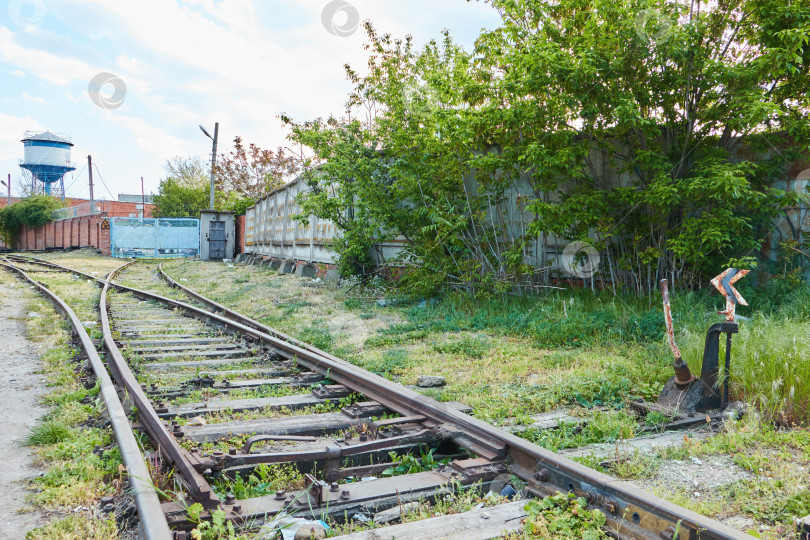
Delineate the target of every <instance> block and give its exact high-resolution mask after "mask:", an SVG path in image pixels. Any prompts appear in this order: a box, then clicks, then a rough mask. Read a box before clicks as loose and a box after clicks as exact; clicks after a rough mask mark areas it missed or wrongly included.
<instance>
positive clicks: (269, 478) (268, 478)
mask: <svg viewBox="0 0 810 540" xmlns="http://www.w3.org/2000/svg"><path fill="white" fill-rule="evenodd" d="M211 487H212V488H213V489H214V493H216V494H217V496H218V497H219V498H221V499H225V497H226V496H227V494H228V493H233V494H234V495H235V496H236V498H237V499H249V498H252V497H261V496H264V495H270V494H272V493H275V492H276V490H285V491H292V490H295V489H301V488H303V487H305V485H304V475H303V474H301V473H300V472H299V471H298V469H297V468H296V467H295V466H294V465H292V464H291V463H280V464H277V465H267V464H264V463H263V464H260V465H258V466H257V467H256V468H255V469H254V471H253V472H252V473H250V474H248V475H247V476H246V477H243V476H242V475H240V474H239V473H236V474H234V476H233V478H231V477H227V476H224V475H223V476H220V477H219V478H218V479H217V480H216V481H214V482H213V483H212V484H211Z"/></svg>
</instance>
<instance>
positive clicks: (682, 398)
mask: <svg viewBox="0 0 810 540" xmlns="http://www.w3.org/2000/svg"><path fill="white" fill-rule="evenodd" d="M746 274H748V270H737V269H736V268H729V269H728V270H726V271H724V272H723V273H721V274H720V275H719V276H717V277H715V278H714V279H712V281H711V282H712V285H714V286H715V288H717V290H718V291H720V292H721V293H722V294H723V296H725V298H726V309H725V310H724V311H719V312H718V313H719V314H721V315H725V316H726V321H724V322H720V323H717V324H713V325H712V326H711V327H710V328H709V330H708V332H707V333H706V342H705V346H704V350H703V365H702V367H701V371H700V377H699V378H698V377H696V376H694V375H693V374H692V372H691V370H690V369H689V365H688V364H687V363H686V362H685V361H684V360H683V358H682V357H681V351H680V349H678V346H677V345H676V343H675V332H674V328H673V326H674V325H673V319H672V308H671V306H670V302H669V290H668V287H667V280H666V279H662V280H661V294H662V297H663V305H664V320H665V321H666V332H667V343H668V345H669V348H670V350H671V351H672V354H673V356H674V357H675V361H674V362H673V363H672V368H673V370H674V372H675V374H674V375H673V376H672V377H670V379H669V380H668V381H667V382H666V384H665V385H664V388H663V390H662V391H661V394H660V395H659V396H658V402H657V403H654V404H652V403H644V402H636V403H634V404H633V406H634V407H635V408H636V409H639V410H643V411H646V412H650V411H657V412H665V413H670V414H673V415H674V416H676V420H677V419H678V418H681V417H684V416H688V417H694V416H695V413H705V412H708V411H717V410H720V409H723V408H725V407H726V406H727V405H728V389H729V369H730V367H731V336H732V335H733V334H737V333H739V325H738V324H737V322H736V306H737V304H742V305H744V306H747V305H748V303H747V302H746V301H745V299H744V298H743V297H742V295H740V293H739V292H738V291H737V289H735V288H734V283H735V282H736V281H738V280H739V279H740V278H742V277H744V276H745V275H746ZM721 334H726V358H725V369H724V371H723V373H724V375H725V377H724V380H723V384H722V391H721V389H720V386H719V384H718V381H719V379H720V358H719V356H720V336H721Z"/></svg>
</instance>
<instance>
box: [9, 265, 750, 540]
mask: <svg viewBox="0 0 810 540" xmlns="http://www.w3.org/2000/svg"><path fill="white" fill-rule="evenodd" d="M5 265H6V266H7V268H10V269H16V271H18V272H21V275H23V276H24V277H25V278H27V279H29V280H31V281H32V283H34V284H36V285H37V286H38V287H39V288H40V290H42V292H43V293H44V294H46V295H48V296H49V297H50V298H51V299H52V300H53V301H54V302H56V303H57V305H58V304H59V302H60V300H59V299H58V298H57V297H55V295H53V293H51V292H50V291H48V290H47V288H46V287H44V286H42V285H41V284H38V283H36V281H35V280H34V279H33V278H31V277H29V276H27V275H26V274H25V273H23V272H22V270H21V269H20V268H19V267H18V266H16V265H22V266H25V267H28V268H31V267H32V265H36V266H37V267H38V268H39V269H43V270H46V271H66V272H72V273H74V274H80V275H82V276H83V277H85V278H87V279H91V280H94V281H95V282H96V283H97V284H98V285H99V286H100V287H101V288H102V292H101V297H100V305H99V319H100V321H101V330H102V334H103V348H104V352H105V361H106V368H107V369H108V370H109V372H110V374H111V375H112V379H114V380H115V383H116V385H117V387H118V388H119V389H120V390H123V391H124V393H125V395H126V396H127V398H128V401H129V402H131V404H132V405H133V406H134V407H135V408H136V410H137V413H138V422H139V425H138V428H139V429H141V430H142V431H144V432H146V433H147V434H148V435H149V438H150V439H151V441H152V444H153V445H154V446H155V447H156V448H158V449H159V451H160V455H161V456H162V458H163V460H164V462H165V465H166V467H171V468H173V469H174V470H176V471H177V476H178V478H179V479H180V480H181V481H182V485H183V487H184V491H183V493H182V494H178V495H177V499H178V500H175V501H168V502H163V503H162V504H161V505H160V506H159V510H157V509H156V508H157V507H156V505H155V499H156V497H157V495H156V494H155V490H154V489H152V488H151V486H148V485H146V486H143V485H142V486H140V487H141V489H142V493H143V494H144V495H143V496H142V497H141V498H142V499H143V501H139V503H138V510H139V513H140V516H141V523H142V524H144V523H146V524H148V525H152V524H153V523H158V525H156V526H155V528H154V529H151V528H149V527H143V529H144V531H143V532H144V534H143V537H145V538H149V539H153V538H154V539H157V538H167V537H168V536H167V534H168V530H169V529H171V530H172V534H173V535H174V537H175V538H187V537H188V536H187V534H188V531H189V530H191V529H192V528H193V527H194V526H195V520H196V519H197V514H199V519H209V518H211V517H212V514H214V513H216V512H219V515H220V516H222V517H224V518H225V519H226V520H227V521H228V522H231V523H233V524H234V525H235V526H236V527H247V528H254V529H255V528H256V527H257V526H258V524H260V523H262V522H264V521H272V520H273V518H274V517H276V516H279V515H293V516H297V517H303V518H307V519H322V518H326V517H329V518H330V519H332V520H334V521H335V522H341V521H343V520H346V519H352V518H354V517H355V516H358V517H359V519H369V518H371V517H374V516H381V515H386V514H387V513H389V512H390V511H391V510H392V509H393V512H394V514H396V516H395V517H399V516H398V510H397V509H398V508H402V507H403V505H406V504H408V503H412V502H415V501H432V500H436V499H441V498H445V497H447V496H448V494H451V493H453V492H456V491H459V490H463V489H465V488H468V487H473V486H477V489H481V490H482V492H483V493H486V492H487V491H489V490H492V491H494V492H495V493H504V494H511V493H512V492H511V491H510V490H509V489H508V487H507V486H514V487H516V488H518V489H516V490H515V491H518V490H519V491H520V492H521V493H522V494H523V496H525V497H528V498H532V497H546V496H549V495H553V494H555V493H557V492H562V493H568V492H570V493H574V494H575V495H577V496H578V497H582V498H584V499H585V501H587V506H588V507H589V508H591V509H598V510H600V511H601V512H602V513H603V514H604V515H605V516H606V525H605V530H606V531H607V532H608V534H609V535H610V536H612V537H615V538H622V539H638V540H642V539H644V540H652V539H661V538H664V539H672V538H679V539H695V538H718V539H719V538H747V535H744V534H743V533H741V532H739V531H737V530H735V529H733V528H731V527H728V526H726V525H724V524H722V523H720V522H718V521H715V520H712V519H710V518H707V517H705V516H701V515H699V514H696V513H694V512H692V511H689V510H687V509H684V508H681V507H679V506H676V505H674V504H672V503H670V502H668V501H665V500H663V499H660V498H657V497H655V496H652V495H650V494H648V493H646V492H643V491H641V490H639V489H637V488H635V487H633V486H631V485H628V484H626V483H624V482H622V481H619V480H617V479H615V478H613V477H611V476H609V475H606V474H602V473H599V472H596V471H594V470H592V469H589V468H587V467H585V466H583V465H581V464H579V463H576V462H574V461H571V460H568V459H566V458H564V457H561V456H559V455H557V454H554V453H553V452H550V451H548V450H545V449H543V448H542V447H539V446H537V445H534V444H532V443H530V442H528V441H526V440H524V439H521V438H519V437H517V436H516V435H513V434H511V433H508V432H506V431H503V430H500V429H498V428H495V427H493V426H491V425H489V424H487V423H485V422H482V421H480V420H477V419H475V418H474V417H472V416H469V415H468V414H466V411H465V410H464V407H463V406H461V405H459V404H447V403H440V402H437V401H435V400H433V399H430V398H428V397H425V396H423V395H421V394H419V393H417V392H415V391H413V390H410V389H408V388H405V387H403V386H400V385H398V384H395V383H393V382H391V381H388V380H387V379H384V378H382V377H380V376H377V375H375V374H373V373H370V372H367V371H365V370H362V369H360V368H358V367H356V366H354V365H352V364H350V363H348V362H346V361H344V360H341V359H339V358H337V357H335V356H333V355H331V354H328V353H326V352H324V351H321V350H318V349H316V348H314V347H312V346H310V345H308V344H306V343H302V342H300V341H298V340H296V339H294V338H292V337H290V336H287V335H285V334H283V333H280V332H278V331H275V330H274V329H272V328H269V327H267V326H265V325H262V324H261V323H259V322H257V321H254V320H251V319H249V318H247V317H245V316H243V315H240V314H238V313H236V312H234V311H232V310H229V309H228V308H226V307H225V306H222V305H220V304H217V303H216V302H213V301H212V300H209V299H207V298H205V297H204V296H202V295H200V294H199V293H196V292H194V291H192V290H189V289H188V288H186V287H183V286H182V285H181V284H180V283H178V282H177V281H175V280H173V279H172V278H171V277H170V276H168V275H166V274H165V273H164V272H163V270H162V268H160V267H158V268H157V269H148V270H147V271H146V272H144V271H142V270H143V268H144V266H145V265H143V264H139V265H136V266H135V267H133V268H124V267H122V268H119V269H117V270H115V271H113V272H111V274H110V276H108V277H107V279H99V278H97V277H94V276H92V275H88V274H82V273H81V272H77V271H75V270H73V269H68V268H64V267H61V266H59V265H55V264H52V263H48V262H45V261H39V260H35V259H30V258H20V257H8V259H7V262H6V263H5ZM124 280H125V281H126V283H127V284H128V285H124V284H123V281H124ZM167 284H168V286H170V287H171V288H172V289H169V288H168V287H167ZM147 289H152V290H154V289H157V290H159V291H160V292H161V293H162V294H155V292H150V291H149V290H147ZM60 308H61V309H62V310H63V311H66V312H69V307H67V306H66V305H62V306H60ZM74 318H75V315H74ZM75 322H76V323H78V319H76V321H75ZM78 324H79V327H78V328H77V327H76V324H74V329H75V330H76V332H77V333H79V334H80V337H81V334H82V332H84V329H83V328H81V324H80V323H78ZM84 336H86V332H84ZM81 341H82V345H83V346H84V347H85V348H89V349H92V353H91V352H90V351H89V350H88V355H89V356H92V354H96V352H95V348H94V346H93V344H92V343H91V342H90V340H89V337H87V339H86V340H85V339H84V338H82V339H81ZM96 356H98V355H97V354H96ZM100 362H101V360H100V359H99V372H103V373H97V376H99V377H100V378H102V379H103V377H104V376H106V375H107V371H106V370H105V369H104V368H103V365H101V364H100ZM93 367H94V369H95V368H96V367H97V366H96V364H95V362H94V364H93ZM110 386H112V382H110ZM108 393H109V392H108ZM113 393H114V392H113ZM107 397H108V396H107V393H105V401H106V399H107ZM109 399H110V400H111V402H110V403H108V409H110V410H112V409H113V408H115V407H116V406H115V404H114V403H112V401H113V397H112V395H110V396H109ZM114 401H115V402H117V403H118V406H119V407H120V406H121V403H120V401H118V397H117V395H116V396H115V400H114ZM119 423H120V422H119ZM119 431H120V432H121V433H120V435H121V439H119ZM126 431H128V433H129V435H131V433H132V432H131V429H130V428H129V426H127V427H126V429H125V428H124V426H119V428H118V429H116V432H115V433H116V439H117V440H119V444H121V440H123V439H126V438H127V437H129V435H128V434H127V433H125V432H126ZM426 449H429V451H428V450H426ZM122 451H123V449H122ZM420 453H421V454H423V455H426V456H429V458H430V466H429V467H421V468H420V470H419V472H412V473H410V474H402V475H396V476H388V474H390V473H391V469H395V470H396V469H397V468H400V469H402V471H403V472H404V471H405V470H406V469H407V467H404V465H406V464H407V463H409V461H408V459H407V458H406V457H404V456H408V455H419V454H420ZM138 461H140V463H141V464H142V463H143V457H142V456H131V457H130V461H129V462H127V463H126V465H127V467H128V469H129V470H130V474H131V478H132V479H135V477H136V473H135V471H136V467H137V466H138V464H137V463H136V462H138ZM423 462H424V460H423ZM279 465H284V466H286V467H291V468H294V471H295V475H294V476H295V480H294V481H290V482H288V485H284V484H282V483H277V485H272V486H267V485H265V486H264V487H263V490H253V491H252V492H249V493H248V492H245V494H246V495H247V496H241V498H238V497H236V496H235V495H234V494H233V493H229V492H227V491H225V490H226V489H227V488H228V486H233V485H235V483H234V481H233V479H235V478H236V476H237V475H241V477H242V478H245V477H247V476H248V475H249V474H250V473H253V472H255V471H256V470H259V471H262V473H266V472H267V471H268V470H269V469H268V467H275V466H279ZM400 465H402V466H403V467H399V466H400ZM257 468H258V469H257ZM287 470H291V469H287ZM141 478H144V477H141ZM147 484H148V483H147ZM265 484H268V483H267V482H265ZM271 484H272V483H271ZM136 491H137V490H136ZM147 499H148V501H147ZM195 503H198V504H199V505H200V506H199V507H196V508H197V509H198V510H200V511H199V512H198V511H196V510H195V511H193V512H191V514H194V515H190V512H189V511H188V509H189V507H190V506H191V505H193V504H195ZM524 506H525V501H511V502H510V501H508V500H504V501H503V502H502V503H501V504H498V505H497V506H492V507H487V508H476V509H473V510H471V511H469V512H466V513H464V514H459V515H450V516H444V517H438V518H432V519H428V520H424V521H419V522H410V523H403V524H400V525H394V526H390V527H386V528H379V529H375V530H373V531H365V532H359V533H354V534H351V535H347V536H345V538H357V539H359V538H369V539H370V538H375V539H379V538H392V539H393V538H465V539H474V538H493V537H498V536H500V535H502V534H505V533H509V532H514V531H517V530H519V529H520V528H521V526H522V524H521V522H522V520H523V519H524V517H525V516H526V511H525V510H524ZM158 514H159V515H158ZM192 518H194V519H192ZM379 519H382V518H379ZM164 525H165V527H164Z"/></svg>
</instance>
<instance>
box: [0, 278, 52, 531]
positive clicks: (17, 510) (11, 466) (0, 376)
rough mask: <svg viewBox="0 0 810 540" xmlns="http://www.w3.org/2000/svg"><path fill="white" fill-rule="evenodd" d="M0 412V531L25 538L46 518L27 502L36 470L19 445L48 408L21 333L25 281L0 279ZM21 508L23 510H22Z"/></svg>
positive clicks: (34, 358) (29, 348) (31, 349)
mask: <svg viewBox="0 0 810 540" xmlns="http://www.w3.org/2000/svg"><path fill="white" fill-rule="evenodd" d="M0 292H2V296H0V298H2V300H1V301H2V309H0V343H2V344H3V345H2V348H3V353H2V354H0V411H3V424H2V425H3V437H0V456H3V462H2V465H0V493H3V504H2V505H0V530H2V531H3V533H2V535H3V538H8V539H16V538H25V533H26V532H27V531H29V530H30V529H32V528H34V527H36V526H38V525H42V524H44V523H45V521H46V520H45V517H44V516H43V515H42V514H41V513H39V512H36V511H27V510H30V509H31V507H30V505H28V504H27V503H26V496H27V495H28V493H29V491H28V489H27V488H26V483H27V480H28V479H30V478H32V477H34V476H36V475H38V474H39V473H40V472H41V471H39V470H38V469H37V468H36V467H34V466H33V465H32V462H33V455H32V453H31V450H30V449H29V448H28V447H27V446H24V445H23V444H22V442H23V440H24V439H25V437H26V435H27V434H28V430H29V429H30V428H31V427H33V426H34V425H35V424H36V422H37V419H39V417H41V416H42V415H44V414H45V413H46V412H47V411H46V410H45V409H44V408H43V407H42V406H41V405H40V404H39V396H41V395H42V394H44V393H45V384H44V382H43V379H42V377H41V376H40V375H39V374H37V373H36V371H37V370H39V369H40V367H41V366H40V362H39V357H38V355H37V352H36V346H35V345H33V344H32V343H31V342H30V341H29V340H28V339H27V338H26V335H25V320H26V317H28V313H27V312H26V311H25V305H26V299H25V293H24V292H23V286H22V285H20V284H19V283H10V282H9V281H8V280H6V281H5V282H4V283H0ZM21 511H24V512H25V513H21Z"/></svg>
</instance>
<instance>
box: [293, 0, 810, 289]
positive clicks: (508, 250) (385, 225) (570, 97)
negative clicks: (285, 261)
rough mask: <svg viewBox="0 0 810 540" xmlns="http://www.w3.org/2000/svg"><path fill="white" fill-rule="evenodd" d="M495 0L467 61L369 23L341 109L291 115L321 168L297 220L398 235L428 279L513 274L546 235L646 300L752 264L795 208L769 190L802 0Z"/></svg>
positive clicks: (793, 154) (805, 100)
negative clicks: (307, 215)
mask: <svg viewBox="0 0 810 540" xmlns="http://www.w3.org/2000/svg"><path fill="white" fill-rule="evenodd" d="M487 3H489V4H491V5H492V6H493V7H494V8H495V9H497V10H498V12H499V13H500V14H501V17H502V25H501V27H499V28H497V29H495V30H492V31H486V32H484V33H482V34H481V36H479V38H478V40H477V41H476V44H475V49H474V50H473V51H472V52H471V53H467V52H465V51H463V50H461V49H460V48H459V47H458V46H456V45H454V44H453V42H452V41H451V40H450V38H449V35H447V34H445V37H444V39H443V40H442V41H441V42H440V43H434V42H431V43H429V44H428V45H427V46H426V47H424V48H423V49H422V50H418V51H417V50H414V48H413V46H412V43H411V40H410V39H409V38H406V39H405V40H395V39H392V38H391V37H390V36H388V35H379V34H377V33H376V31H375V30H374V29H373V28H372V27H371V25H370V24H368V25H366V30H367V33H368V37H369V40H368V45H367V49H368V51H369V61H368V69H367V70H365V71H364V72H363V73H360V72H357V71H354V70H352V69H351V68H348V67H347V73H348V76H349V80H350V81H351V82H352V83H353V84H354V90H353V91H352V93H351V94H350V96H349V105H350V106H351V108H352V109H351V116H350V117H349V118H347V119H343V120H337V119H332V120H330V121H328V122H323V121H315V122H304V123H295V122H292V121H291V120H290V119H285V120H286V121H288V122H289V123H290V125H291V126H292V139H293V140H294V141H296V142H298V143H300V144H303V145H304V146H307V147H309V148H311V149H312V152H313V160H312V162H311V163H310V165H311V166H315V165H319V166H320V167H321V168H320V169H319V170H320V174H317V175H311V177H310V178H311V180H310V181H311V182H313V183H315V184H316V187H318V188H319V189H313V195H312V196H306V197H305V198H306V199H308V201H309V202H310V203H311V204H310V206H309V207H307V208H306V209H307V211H310V212H312V213H314V214H315V215H319V216H322V217H330V216H334V215H336V214H341V215H347V216H348V215H352V214H353V215H354V216H358V215H362V216H363V219H366V220H369V221H368V223H367V225H366V226H364V227H363V229H364V230H366V231H368V233H369V234H366V235H365V236H364V241H368V239H369V238H372V239H384V238H386V237H390V235H392V234H401V235H403V236H405V237H406V238H407V241H408V249H407V250H406V257H407V258H408V261H409V262H410V263H412V264H414V265H416V266H417V268H418V269H419V270H417V271H416V272H415V274H417V275H418V274H419V272H420V271H422V277H424V278H425V279H426V280H429V281H430V282H431V283H433V284H438V283H442V282H445V281H446V280H448V279H449V280H451V281H461V282H463V283H465V284H467V285H470V286H473V287H474V286H476V284H477V283H481V284H483V285H486V284H487V283H489V284H495V285H497V283H498V282H500V281H503V280H506V281H509V280H517V279H518V276H520V275H524V274H526V273H527V272H529V271H530V269H529V268H528V266H527V263H529V264H531V265H533V266H536V265H537V264H538V263H539V261H538V260H537V259H535V258H533V257H535V256H537V253H535V252H533V251H532V250H531V249H529V246H530V245H531V244H532V243H535V242H537V239H538V237H539V238H542V239H543V241H542V245H543V247H544V246H545V245H546V240H545V239H546V238H555V237H556V238H560V239H562V241H571V240H584V241H587V242H591V243H594V244H595V245H596V246H597V247H598V248H599V249H600V251H601V252H602V254H603V257H602V267H601V270H602V272H603V274H604V275H606V276H609V278H610V279H611V280H612V282H613V283H614V284H624V285H626V286H627V287H629V288H631V289H632V290H635V291H638V292H647V291H650V290H651V289H653V288H654V287H655V286H656V284H657V282H658V280H659V279H660V278H663V277H668V278H670V279H672V280H674V281H675V283H676V285H680V286H694V285H698V284H700V282H701V280H702V279H704V278H705V277H706V276H708V275H710V274H711V275H713V274H714V273H715V271H716V269H717V268H718V267H719V266H721V265H723V264H727V263H729V262H731V263H734V264H742V263H746V262H750V260H749V259H746V257H751V256H755V255H757V253H758V249H759V248H760V246H761V244H762V242H763V239H764V237H765V234H766V232H767V231H768V229H769V228H771V227H772V220H773V219H775V218H776V217H777V216H778V215H779V214H780V212H782V211H783V210H784V209H785V208H786V207H789V206H791V205H795V204H797V203H798V202H799V199H800V198H801V197H802V194H798V193H795V192H791V193H787V192H784V191H780V190H778V189H775V187H776V182H777V181H778V180H783V179H785V178H786V177H787V176H788V175H789V173H788V171H787V170H786V168H787V165H788V164H789V163H792V162H795V161H796V160H797V158H800V157H801V156H804V157H805V159H806V157H807V150H808V146H807V144H806V142H805V141H807V140H808V135H810V122H808V110H809V107H808V106H810V65H808V64H810V2H808V1H807V0H802V1H797V2H784V0H726V1H721V2H700V1H698V0H694V1H691V0H489V1H488V2H487ZM358 145H359V146H358ZM363 150H368V151H370V152H371V153H372V154H374V156H376V157H375V158H374V159H377V160H378V165H377V166H376V167H372V166H368V165H363V163H364V162H365V161H367V160H368V159H371V158H370V157H368V153H364V152H363ZM351 156H356V159H352V158H351ZM324 161H327V163H328V161H332V162H333V165H331V166H327V165H324V164H323V162H324ZM375 178H376V180H375ZM515 194H519V195H517V196H516V195H515ZM507 196H509V197H511V198H510V199H508V200H506V199H505V197H507ZM499 202H503V203H504V204H503V205H500V206H499V204H498V203H499ZM403 208H404V209H408V212H407V215H406V219H402V213H401V210H402V209H403ZM358 209H359V210H361V212H359V213H358ZM505 213H509V215H505ZM332 219H334V218H332ZM355 228H357V226H355ZM338 248H339V249H347V246H345V245H343V244H341V245H338ZM356 248H357V246H354V248H353V249H356Z"/></svg>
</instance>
